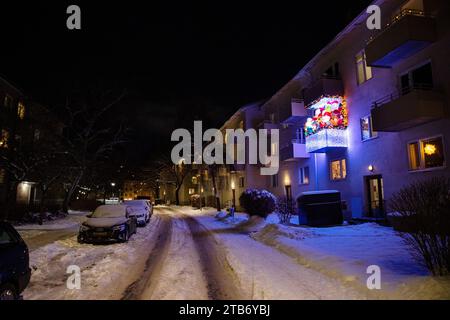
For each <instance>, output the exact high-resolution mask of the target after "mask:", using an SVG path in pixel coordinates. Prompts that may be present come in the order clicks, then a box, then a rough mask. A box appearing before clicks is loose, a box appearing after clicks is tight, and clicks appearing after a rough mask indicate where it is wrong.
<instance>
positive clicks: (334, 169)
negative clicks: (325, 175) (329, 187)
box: [330, 159, 347, 180]
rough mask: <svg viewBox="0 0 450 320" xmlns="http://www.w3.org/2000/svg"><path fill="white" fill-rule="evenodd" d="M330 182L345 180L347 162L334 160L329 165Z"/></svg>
mask: <svg viewBox="0 0 450 320" xmlns="http://www.w3.org/2000/svg"><path fill="white" fill-rule="evenodd" d="M330 175H331V177H330V178H331V180H343V179H345V178H347V162H346V160H345V159H341V160H335V161H332V162H331V163H330Z"/></svg>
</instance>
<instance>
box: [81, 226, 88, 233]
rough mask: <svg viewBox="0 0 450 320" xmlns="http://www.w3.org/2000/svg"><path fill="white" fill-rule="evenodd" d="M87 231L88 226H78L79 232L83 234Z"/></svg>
mask: <svg viewBox="0 0 450 320" xmlns="http://www.w3.org/2000/svg"><path fill="white" fill-rule="evenodd" d="M88 230H89V227H88V226H85V225H81V226H80V232H85V231H88Z"/></svg>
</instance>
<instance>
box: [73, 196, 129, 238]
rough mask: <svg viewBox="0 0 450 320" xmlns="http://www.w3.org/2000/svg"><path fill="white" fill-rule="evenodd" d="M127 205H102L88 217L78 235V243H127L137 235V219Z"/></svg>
mask: <svg viewBox="0 0 450 320" xmlns="http://www.w3.org/2000/svg"><path fill="white" fill-rule="evenodd" d="M132 211H133V209H132V208H131V207H128V206H126V205H102V206H99V207H98V208H97V209H95V211H94V213H92V214H91V215H90V216H88V219H87V220H86V222H84V223H83V224H82V225H81V227H80V231H79V233H78V242H80V243H83V242H107V241H120V242H126V241H128V239H129V238H130V236H131V235H133V234H135V233H136V229H137V218H136V216H135V215H133V214H132Z"/></svg>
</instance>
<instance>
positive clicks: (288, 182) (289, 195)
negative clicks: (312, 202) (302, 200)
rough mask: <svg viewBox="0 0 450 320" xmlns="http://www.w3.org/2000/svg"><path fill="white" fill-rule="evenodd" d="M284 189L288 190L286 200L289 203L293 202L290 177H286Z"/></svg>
mask: <svg viewBox="0 0 450 320" xmlns="http://www.w3.org/2000/svg"><path fill="white" fill-rule="evenodd" d="M284 188H285V189H286V200H287V201H288V202H289V201H291V200H292V188H291V179H290V177H289V175H286V176H285V177H284Z"/></svg>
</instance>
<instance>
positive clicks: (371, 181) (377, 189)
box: [366, 175, 385, 218]
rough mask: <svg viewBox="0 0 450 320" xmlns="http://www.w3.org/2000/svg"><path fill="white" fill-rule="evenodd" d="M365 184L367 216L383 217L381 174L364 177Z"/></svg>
mask: <svg viewBox="0 0 450 320" xmlns="http://www.w3.org/2000/svg"><path fill="white" fill-rule="evenodd" d="M366 184H367V196H368V205H369V217H373V218H384V217H385V213H384V209H385V208H384V192H383V177H382V176H381V175H379V176H370V177H366Z"/></svg>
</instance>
